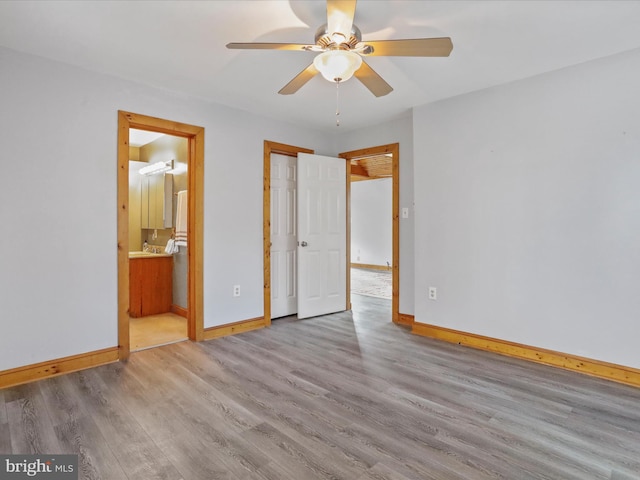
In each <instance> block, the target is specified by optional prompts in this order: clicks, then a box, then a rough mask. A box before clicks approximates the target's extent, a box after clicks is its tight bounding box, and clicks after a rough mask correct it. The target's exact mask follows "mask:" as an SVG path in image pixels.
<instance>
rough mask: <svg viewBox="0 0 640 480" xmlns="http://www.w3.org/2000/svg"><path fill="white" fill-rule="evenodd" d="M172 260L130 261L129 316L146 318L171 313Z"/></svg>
mask: <svg viewBox="0 0 640 480" xmlns="http://www.w3.org/2000/svg"><path fill="white" fill-rule="evenodd" d="M172 275H173V257H171V256H166V257H165V256H160V255H158V256H148V257H142V258H130V259H129V315H131V316H132V317H135V318H137V317H146V316H147V315H155V314H158V313H166V312H170V311H171V303H172V297H173V278H172Z"/></svg>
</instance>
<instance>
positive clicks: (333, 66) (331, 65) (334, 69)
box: [313, 50, 362, 82]
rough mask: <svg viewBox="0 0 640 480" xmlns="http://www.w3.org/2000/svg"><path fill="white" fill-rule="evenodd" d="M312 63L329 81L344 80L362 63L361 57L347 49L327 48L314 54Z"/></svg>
mask: <svg viewBox="0 0 640 480" xmlns="http://www.w3.org/2000/svg"><path fill="white" fill-rule="evenodd" d="M313 65H314V66H315V67H316V69H317V70H318V71H319V72H320V73H321V74H322V76H323V77H324V78H326V79H327V80H329V81H330V82H346V81H347V80H349V79H350V78H351V77H352V76H353V74H354V73H355V72H356V70H358V69H359V68H360V66H361V65H362V57H360V55H358V54H357V53H354V52H350V51H349V50H329V51H327V52H324V53H321V54H320V55H318V56H316V58H314V59H313Z"/></svg>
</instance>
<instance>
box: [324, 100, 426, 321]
mask: <svg viewBox="0 0 640 480" xmlns="http://www.w3.org/2000/svg"><path fill="white" fill-rule="evenodd" d="M391 95H393V93H391ZM372 101H375V99H373V100H372ZM390 143H399V144H400V208H403V207H406V208H408V209H409V212H410V215H409V218H400V299H399V301H400V313H405V314H408V315H412V314H413V313H414V301H413V295H414V280H413V277H414V267H413V265H414V252H413V245H414V243H413V241H414V218H413V217H414V215H413V214H414V210H413V188H414V187H413V155H414V154H413V118H412V116H411V114H410V113H409V114H407V115H403V116H401V117H398V118H396V119H394V120H392V121H390V122H385V123H381V124H379V125H375V126H370V127H367V128H363V129H361V130H356V131H350V132H347V133H343V134H340V135H338V136H336V137H335V140H334V153H335V154H338V153H341V152H348V151H351V150H358V149H361V148H367V147H376V146H378V145H387V144H390Z"/></svg>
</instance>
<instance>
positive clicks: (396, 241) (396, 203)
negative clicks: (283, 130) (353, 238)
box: [338, 143, 400, 323]
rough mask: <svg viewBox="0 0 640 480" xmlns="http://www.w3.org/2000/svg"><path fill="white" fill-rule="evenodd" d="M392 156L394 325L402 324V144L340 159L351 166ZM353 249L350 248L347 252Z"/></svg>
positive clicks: (353, 152) (352, 152)
mask: <svg viewBox="0 0 640 480" xmlns="http://www.w3.org/2000/svg"><path fill="white" fill-rule="evenodd" d="M388 153H390V154H391V172H392V185H393V186H392V193H391V196H392V200H391V203H392V205H391V212H392V213H391V215H392V237H393V239H392V244H393V246H392V248H393V255H392V259H391V262H392V266H391V271H392V294H391V318H392V320H393V322H394V323H400V322H399V318H400V144H399V143H391V144H388V145H380V146H377V147H369V148H363V149H360V150H352V151H350V152H343V153H341V154H340V155H338V156H339V157H340V158H344V159H346V160H347V164H348V165H351V160H353V159H356V158H362V157H370V156H374V155H385V154H388ZM349 218H350V216H349ZM349 242H350V240H349ZM350 251H351V249H350V248H348V249H347V252H350Z"/></svg>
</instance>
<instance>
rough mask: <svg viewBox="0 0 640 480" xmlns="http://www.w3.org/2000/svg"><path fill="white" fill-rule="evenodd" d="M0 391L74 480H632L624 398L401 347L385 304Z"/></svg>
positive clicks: (555, 374) (9, 412) (38, 447)
mask: <svg viewBox="0 0 640 480" xmlns="http://www.w3.org/2000/svg"><path fill="white" fill-rule="evenodd" d="M353 301H354V313H353V314H351V313H350V312H345V313H340V314H336V315H329V316H325V317H317V318H311V319H306V320H295V319H292V318H287V319H282V320H278V321H276V322H274V324H273V325H272V326H271V327H270V328H268V329H262V330H255V331H252V332H248V333H244V334H241V335H237V336H233V337H225V338H220V339H216V340H212V341H208V342H203V343H198V344H195V343H191V342H181V343H176V344H172V345H168V346H165V347H160V348H154V349H149V350H144V351H140V352H137V353H134V354H132V355H131V359H130V360H129V362H128V363H126V364H125V363H116V364H111V365H106V366H103V367H99V368H95V369H90V370H85V371H82V372H77V373H73V374H69V375H65V376H60V377H57V378H53V379H48V380H44V381H40V382H37V383H32V384H28V385H23V386H20V387H14V388H9V389H5V390H0V452H1V453H10V452H13V453H38V452H47V453H78V454H79V455H80V463H81V471H82V473H81V475H80V478H82V479H98V478H101V479H113V480H126V479H131V480H134V479H135V480H146V479H168V480H178V479H184V480H191V479H203V480H212V479H240V480H244V479H272V480H286V479H291V480H314V479H347V480H373V479H376V480H383V479H388V480H406V479H437V480H448V479H510V480H521V479H551V480H571V479H575V480H589V479H610V480H630V479H636V480H637V479H640V389H634V388H632V387H629V386H625V385H620V384H615V383H611V382H607V381H605V380H599V379H595V378H591V377H587V376H583V375H580V374H578V373H574V372H568V371H564V370H560V369H554V368H551V367H545V366H542V365H537V364H532V363H526V362H524V361H520V360H516V359H511V358H507V357H501V356H497V355H494V354H491V353H488V352H481V351H477V350H472V349H468V348H465V347H461V346H458V345H452V344H446V343H440V342H438V341H436V340H432V339H428V338H423V337H418V336H414V335H411V333H410V332H409V331H407V330H406V329H403V328H402V327H399V326H396V325H393V324H392V323H390V322H389V315H390V314H389V311H390V308H389V302H388V301H386V300H380V299H376V298H371V297H358V296H354V300H353Z"/></svg>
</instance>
